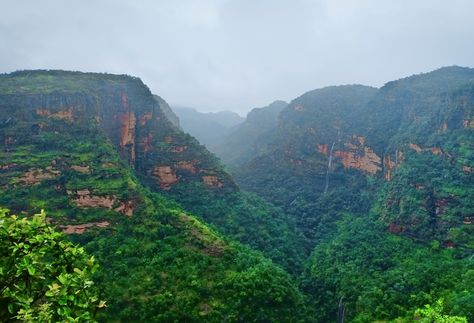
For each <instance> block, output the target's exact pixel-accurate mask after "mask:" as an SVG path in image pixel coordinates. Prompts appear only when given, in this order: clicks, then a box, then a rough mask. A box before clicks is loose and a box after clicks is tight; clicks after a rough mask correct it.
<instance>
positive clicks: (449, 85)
mask: <svg viewBox="0 0 474 323" xmlns="http://www.w3.org/2000/svg"><path fill="white" fill-rule="evenodd" d="M473 79H474V69H467V68H457V67H452V68H446V69H440V70H438V71H434V72H432V73H428V74H423V75H416V76H412V77H408V78H406V79H401V80H397V81H394V82H389V83H387V84H386V85H385V86H383V87H382V88H381V89H374V88H368V87H363V86H336V87H328V88H323V89H318V90H314V91H310V92H307V93H305V94H303V95H302V96H300V97H298V98H296V99H294V100H293V101H292V102H291V103H290V104H289V105H288V107H286V108H284V109H283V110H282V111H281V112H280V113H279V116H278V124H277V125H276V126H275V127H274V128H273V129H272V130H271V131H270V132H269V134H268V136H267V137H265V138H261V140H262V142H260V143H259V149H258V150H257V151H256V152H255V154H254V156H253V157H252V159H250V161H248V162H247V163H245V164H243V165H241V166H239V167H236V170H235V172H234V174H235V177H236V179H237V181H238V182H239V184H240V185H241V186H242V187H243V188H245V189H248V190H251V191H254V192H256V193H258V194H260V195H261V196H264V197H266V198H267V199H268V200H269V201H271V202H275V201H277V202H278V205H279V206H281V207H283V208H284V209H285V210H286V211H287V212H292V213H293V215H294V216H295V217H296V218H297V219H299V218H300V217H302V219H301V224H300V227H301V228H302V230H306V228H307V223H308V222H310V223H315V222H316V223H318V225H320V226H322V227H324V225H323V224H320V223H319V222H318V220H319V218H317V215H316V214H318V213H320V212H321V210H320V207H321V205H324V206H325V207H326V208H327V205H328V204H329V205H330V204H331V202H328V200H329V199H330V200H331V201H336V200H338V201H340V202H339V203H338V204H337V205H334V206H332V210H334V213H335V214H336V213H337V212H340V208H341V209H344V211H348V212H349V213H353V214H356V213H357V212H360V213H361V214H367V213H368V212H369V210H370V208H368V207H367V206H370V204H371V203H374V204H375V201H376V198H373V200H372V201H371V202H370V203H368V202H367V200H364V199H360V200H359V201H358V200H357V198H356V196H358V197H360V196H361V192H363V191H364V190H365V189H368V187H370V190H372V189H373V190H375V191H376V192H379V194H380V195H381V196H382V198H380V200H379V201H382V202H380V203H381V205H377V207H379V210H380V212H381V216H380V219H381V221H383V222H384V223H385V224H386V225H387V228H388V230H389V231H390V232H392V233H398V234H407V235H410V236H415V237H418V238H421V237H422V236H423V239H429V235H430V234H432V236H435V237H437V238H438V239H443V238H444V237H445V236H446V235H448V233H449V232H450V231H449V228H454V227H456V228H457V227H458V226H459V225H460V224H462V223H464V222H463V221H464V220H463V219H464V218H465V217H469V216H470V214H469V213H470V212H471V213H472V211H471V210H472V203H470V202H468V200H467V199H466V198H465V197H466V196H467V195H469V194H471V193H463V192H472V190H471V189H470V188H469V187H470V186H472V185H470V184H468V183H469V182H470V181H472V180H474V179H472V171H471V170H472V167H474V161H473V159H472V156H473V154H472V151H473V148H472V143H471V142H473V141H474V137H473V135H474V133H473V132H472V128H473V125H472V124H473V123H472V120H474V119H473V117H472V116H473V115H474V112H473V107H474V88H473V86H472V80H473ZM415 170H416V171H415ZM369 183H375V184H370V185H368V184H369ZM441 187H444V188H443V189H441ZM455 187H456V188H455ZM276 188H277V189H276ZM466 194H467V195H466ZM444 198H447V199H448V200H450V202H449V207H448V209H449V210H451V211H450V212H451V213H449V212H448V213H449V214H450V215H449V216H447V215H446V216H437V214H436V213H437V211H436V210H437V207H438V206H437V205H435V202H434V201H436V200H443V199H444ZM345 200H347V201H351V202H350V205H349V206H347V205H344V202H342V201H345ZM461 205H463V206H462V207H461ZM364 207H366V208H365V209H364ZM335 210H338V211H335ZM448 213H442V214H448ZM305 214H313V215H314V217H316V218H317V219H314V218H312V217H310V218H303V217H304V216H305ZM454 214H456V215H454ZM427 227H429V229H428V228H427ZM460 230H467V229H463V228H460ZM308 231H309V232H308V235H311V234H313V232H312V231H311V230H308ZM452 232H456V231H452ZM463 232H464V231H463ZM465 234H466V235H470V234H471V231H468V230H467V231H466V232H465ZM458 237H459V236H458ZM450 239H451V240H453V241H454V240H455V239H452V238H450ZM464 243H465V242H464Z"/></svg>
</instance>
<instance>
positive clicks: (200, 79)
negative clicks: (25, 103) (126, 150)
mask: <svg viewBox="0 0 474 323" xmlns="http://www.w3.org/2000/svg"><path fill="white" fill-rule="evenodd" d="M0 8H1V10H0V72H2V73H7V72H12V71H15V70H24V69H64V70H80V71H85V72H108V73H117V74H129V75H134V76H138V77H140V78H141V79H142V80H143V81H144V82H145V83H146V84H147V85H148V86H149V87H150V89H151V90H152V92H154V93H156V94H158V95H160V96H162V97H163V98H164V99H165V100H166V101H168V103H170V104H171V105H172V106H173V105H175V106H188V107H194V108H196V109H198V110H200V111H218V110H233V111H236V112H238V113H239V114H241V115H244V114H245V113H246V112H247V111H248V110H250V109H251V108H254V107H261V106H265V105H268V104H269V103H270V102H272V101H274V100H277V99H280V100H286V101H291V100H292V99H294V98H296V97H298V96H300V95H301V94H303V93H304V92H307V91H310V90H313V89H316V88H320V87H324V86H328V85H339V84H354V83H357V84H365V85H372V86H377V87H379V86H382V85H383V84H384V83H386V82H388V81H390V80H394V79H399V78H401V77H405V76H409V75H412V74H418V73H421V72H428V71H431V70H434V69H436V68H439V67H442V66H450V65H460V66H468V67H474V41H473V40H474V19H473V14H474V1H472V0H449V1H446V0H312V1H310V0H41V1H40V0H0Z"/></svg>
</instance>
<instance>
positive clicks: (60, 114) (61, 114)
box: [36, 107, 74, 122]
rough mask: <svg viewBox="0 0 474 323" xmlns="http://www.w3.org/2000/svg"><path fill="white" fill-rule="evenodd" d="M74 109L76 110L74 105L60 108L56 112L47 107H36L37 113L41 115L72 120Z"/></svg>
mask: <svg viewBox="0 0 474 323" xmlns="http://www.w3.org/2000/svg"><path fill="white" fill-rule="evenodd" d="M73 111H74V107H68V108H67V109H65V110H59V111H56V112H52V111H51V110H50V109H46V108H38V109H36V114H37V115H38V116H41V117H49V118H54V119H60V120H65V121H68V122H72V121H73Z"/></svg>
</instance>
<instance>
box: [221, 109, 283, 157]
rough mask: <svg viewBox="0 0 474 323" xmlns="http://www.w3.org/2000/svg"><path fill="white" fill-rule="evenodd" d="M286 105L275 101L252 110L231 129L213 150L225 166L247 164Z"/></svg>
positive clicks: (275, 123)
mask: <svg viewBox="0 0 474 323" xmlns="http://www.w3.org/2000/svg"><path fill="white" fill-rule="evenodd" d="M287 105H288V103H286V102H284V101H275V102H273V103H271V104H270V105H268V106H266V107H263V108H254V109H252V111H250V112H249V113H248V114H247V117H246V119H245V121H244V122H243V123H241V124H239V125H236V126H235V127H233V128H232V129H231V131H230V133H229V134H228V135H227V136H225V137H224V138H223V139H222V141H221V142H220V143H219V144H218V145H217V146H216V147H215V148H214V149H213V151H214V152H215V153H216V155H217V156H219V157H220V158H221V159H222V161H223V162H224V163H226V164H227V165H232V166H234V165H240V164H242V163H245V162H248V161H249V160H250V159H251V158H252V157H253V156H254V155H255V152H256V151H258V149H259V148H258V146H259V144H260V142H265V141H266V138H265V137H266V135H267V134H268V132H270V131H271V130H272V129H273V128H274V127H275V126H276V125H277V120H278V114H279V113H280V112H281V111H282V110H283V108H285V107H286V106H287Z"/></svg>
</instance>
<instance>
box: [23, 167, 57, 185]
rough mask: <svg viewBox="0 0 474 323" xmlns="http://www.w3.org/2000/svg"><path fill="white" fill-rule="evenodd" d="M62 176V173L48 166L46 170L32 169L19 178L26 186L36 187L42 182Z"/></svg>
mask: <svg viewBox="0 0 474 323" xmlns="http://www.w3.org/2000/svg"><path fill="white" fill-rule="evenodd" d="M59 174H61V172H60V171H58V170H56V169H53V167H52V166H48V167H46V168H45V169H36V168H33V169H30V170H29V171H27V172H26V173H24V174H23V176H21V177H20V178H19V182H20V183H21V184H24V185H35V184H38V183H40V182H41V181H44V180H48V179H53V178H55V177H57V176H59Z"/></svg>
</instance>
